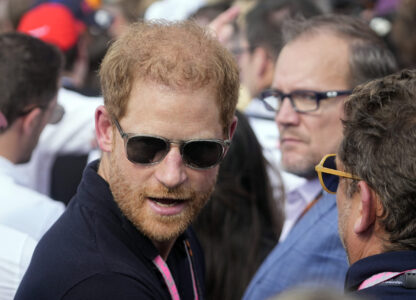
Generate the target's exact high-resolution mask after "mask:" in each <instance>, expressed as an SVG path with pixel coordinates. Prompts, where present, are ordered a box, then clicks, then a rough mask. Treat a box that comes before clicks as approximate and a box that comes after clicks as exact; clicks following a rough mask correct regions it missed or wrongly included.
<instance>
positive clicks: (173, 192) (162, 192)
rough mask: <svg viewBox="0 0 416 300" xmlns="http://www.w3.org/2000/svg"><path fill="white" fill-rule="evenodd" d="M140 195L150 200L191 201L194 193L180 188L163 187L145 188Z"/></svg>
mask: <svg viewBox="0 0 416 300" xmlns="http://www.w3.org/2000/svg"><path fill="white" fill-rule="evenodd" d="M142 194H143V195H145V196H146V197H151V198H173V199H192V198H194V197H195V192H194V191H192V190H191V189H189V188H185V187H182V186H180V187H176V188H171V189H170V188H167V187H165V186H160V187H154V188H146V189H145V190H144V191H143V193H142Z"/></svg>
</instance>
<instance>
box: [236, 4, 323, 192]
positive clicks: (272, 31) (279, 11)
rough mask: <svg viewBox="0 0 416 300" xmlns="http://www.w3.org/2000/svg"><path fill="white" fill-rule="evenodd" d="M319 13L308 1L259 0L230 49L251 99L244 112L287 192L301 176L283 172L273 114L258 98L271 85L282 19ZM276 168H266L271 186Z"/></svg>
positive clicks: (248, 14) (280, 43) (242, 82)
mask: <svg viewBox="0 0 416 300" xmlns="http://www.w3.org/2000/svg"><path fill="white" fill-rule="evenodd" d="M321 13H322V11H321V10H320V9H319V8H318V7H317V6H316V5H315V4H314V3H313V2H312V1H309V0H263V1H258V3H257V4H256V5H255V6H254V7H253V8H252V9H251V10H248V12H247V14H246V15H245V17H244V22H242V23H241V24H240V31H239V39H238V44H237V46H236V47H234V48H231V52H233V53H234V54H235V56H236V58H237V60H238V63H239V66H240V72H241V73H240V78H241V84H242V85H243V86H245V87H246V88H247V90H248V91H249V95H250V99H251V100H250V102H249V103H248V105H247V107H246V108H245V110H244V112H245V114H246V115H247V116H248V117H249V120H250V124H251V126H252V127H253V129H254V132H255V133H256V135H257V138H258V139H259V141H260V143H261V145H262V147H263V154H264V156H265V157H266V159H267V160H268V162H269V163H270V165H272V166H274V168H275V169H277V170H281V173H282V178H283V182H284V184H285V188H286V190H287V191H290V190H292V189H294V188H295V187H297V186H298V185H300V184H302V183H303V182H304V179H303V178H300V177H298V176H295V175H293V174H290V173H288V172H284V171H282V168H281V166H280V156H281V154H280V151H279V149H278V145H277V140H278V139H279V132H278V129H277V126H276V123H275V121H274V117H275V113H274V112H270V111H268V110H267V109H266V108H265V107H264V105H263V103H262V102H261V101H260V100H259V99H258V97H259V96H260V93H261V92H262V91H263V90H265V89H268V88H270V86H271V84H272V80H273V74H274V69H275V64H276V60H277V56H278V55H279V52H280V50H281V48H282V37H281V26H282V24H283V23H284V22H285V20H288V19H290V18H300V17H303V18H309V17H312V16H315V15H318V14H321ZM275 169H270V170H269V176H270V178H271V179H272V184H273V186H277V185H278V183H277V181H278V178H277V177H276V176H275V175H274V173H276V170H275Z"/></svg>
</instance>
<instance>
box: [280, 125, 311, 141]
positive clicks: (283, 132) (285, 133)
mask: <svg viewBox="0 0 416 300" xmlns="http://www.w3.org/2000/svg"><path fill="white" fill-rule="evenodd" d="M287 137H290V138H295V139H298V140H301V141H307V140H308V139H309V135H305V134H302V133H299V132H298V131H297V130H295V129H293V128H291V127H289V128H282V129H280V130H279V140H280V141H282V140H283V139H285V138H287Z"/></svg>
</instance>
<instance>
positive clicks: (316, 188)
mask: <svg viewBox="0 0 416 300" xmlns="http://www.w3.org/2000/svg"><path fill="white" fill-rule="evenodd" d="M296 191H297V193H299V195H300V196H301V197H302V199H304V200H305V201H306V203H308V204H309V203H311V202H312V201H313V200H314V199H315V198H316V197H317V196H318V195H319V193H321V191H322V186H321V184H320V183H319V179H318V178H315V179H312V180H308V181H306V182H305V183H304V184H302V185H301V186H299V187H298V188H296Z"/></svg>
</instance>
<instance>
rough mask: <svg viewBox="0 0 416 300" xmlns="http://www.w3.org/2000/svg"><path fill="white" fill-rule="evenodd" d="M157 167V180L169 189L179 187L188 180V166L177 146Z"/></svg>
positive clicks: (172, 148) (171, 149)
mask: <svg viewBox="0 0 416 300" xmlns="http://www.w3.org/2000/svg"><path fill="white" fill-rule="evenodd" d="M155 167H156V168H157V169H156V171H155V176H156V179H157V180H158V181H159V182H160V183H161V184H162V185H164V186H165V187H166V188H168V189H172V188H175V187H178V186H180V185H181V184H183V183H184V182H185V181H186V180H187V179H188V176H187V173H186V166H185V164H184V162H183V160H182V156H181V153H180V151H179V147H177V146H173V145H172V147H171V148H170V150H169V153H168V154H167V155H166V156H165V158H164V159H163V160H162V161H161V162H160V163H158V164H157V165H156V166H155Z"/></svg>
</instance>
